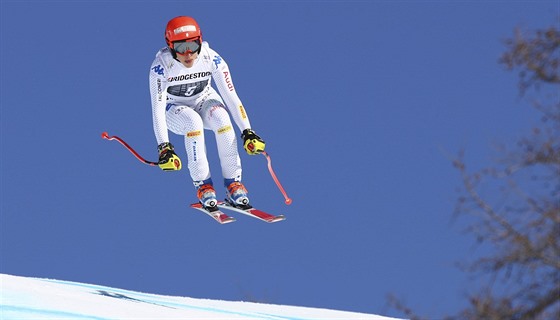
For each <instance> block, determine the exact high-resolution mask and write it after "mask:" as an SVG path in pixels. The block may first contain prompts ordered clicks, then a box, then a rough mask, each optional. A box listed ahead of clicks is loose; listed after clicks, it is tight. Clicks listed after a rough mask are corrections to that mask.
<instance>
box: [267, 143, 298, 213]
mask: <svg viewBox="0 0 560 320" xmlns="http://www.w3.org/2000/svg"><path fill="white" fill-rule="evenodd" d="M262 154H263V155H264V156H265V157H266V160H268V171H269V172H270V175H271V176H272V179H273V180H274V182H276V185H277V186H278V189H280V192H282V195H283V196H284V199H286V201H285V202H286V204H287V205H290V204H292V199H290V197H288V195H287V194H286V191H285V190H284V188H283V187H282V184H280V181H278V178H277V177H276V174H275V173H274V170H272V164H271V160H270V156H269V155H268V153H266V151H263V152H262Z"/></svg>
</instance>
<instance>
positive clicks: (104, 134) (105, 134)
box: [101, 131, 109, 139]
mask: <svg viewBox="0 0 560 320" xmlns="http://www.w3.org/2000/svg"><path fill="white" fill-rule="evenodd" d="M101 138H102V139H109V134H108V133H107V131H105V132H103V133H101Z"/></svg>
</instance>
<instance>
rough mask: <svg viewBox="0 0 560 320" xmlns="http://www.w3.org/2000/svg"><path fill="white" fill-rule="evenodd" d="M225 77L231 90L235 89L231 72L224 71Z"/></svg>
mask: <svg viewBox="0 0 560 320" xmlns="http://www.w3.org/2000/svg"><path fill="white" fill-rule="evenodd" d="M224 79H225V80H226V85H227V88H228V90H229V91H235V89H234V88H233V83H232V82H231V78H230V77H229V72H227V71H224Z"/></svg>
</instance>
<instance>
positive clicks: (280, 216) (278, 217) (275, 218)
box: [265, 214, 286, 223]
mask: <svg viewBox="0 0 560 320" xmlns="http://www.w3.org/2000/svg"><path fill="white" fill-rule="evenodd" d="M284 220H286V217H285V216H284V215H283V214H281V215H278V216H275V217H274V218H272V219H267V220H265V221H266V222H268V223H274V222H280V221H284Z"/></svg>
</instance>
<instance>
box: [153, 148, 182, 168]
mask: <svg viewBox="0 0 560 320" xmlns="http://www.w3.org/2000/svg"><path fill="white" fill-rule="evenodd" d="M158 151H159V161H158V165H159V167H160V168H161V169H162V170H165V171H174V170H181V159H179V157H178V156H177V155H176V154H175V151H174V149H173V145H172V144H171V143H169V142H164V143H162V144H160V145H159V146H158Z"/></svg>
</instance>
